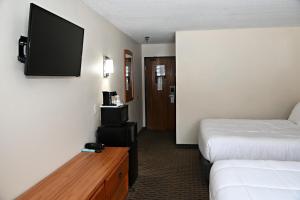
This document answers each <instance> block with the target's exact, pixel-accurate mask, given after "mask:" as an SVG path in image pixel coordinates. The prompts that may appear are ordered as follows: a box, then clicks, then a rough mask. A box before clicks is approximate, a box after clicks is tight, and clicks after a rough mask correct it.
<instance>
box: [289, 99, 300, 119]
mask: <svg viewBox="0 0 300 200" xmlns="http://www.w3.org/2000/svg"><path fill="white" fill-rule="evenodd" d="M289 120H290V121H292V122H295V123H296V124H300V102H299V103H297V105H295V107H294V109H293V110H292V112H291V114H290V116H289Z"/></svg>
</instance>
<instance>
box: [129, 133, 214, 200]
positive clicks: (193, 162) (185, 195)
mask: <svg viewBox="0 0 300 200" xmlns="http://www.w3.org/2000/svg"><path fill="white" fill-rule="evenodd" d="M138 143H139V177H138V179H137V181H136V182H135V184H134V185H133V187H132V188H130V189H129V195H128V200H208V199H209V198H208V196H209V195H208V184H207V182H206V181H205V178H204V177H205V176H204V172H203V171H204V170H202V168H201V165H200V158H199V151H198V149H188V148H178V147H176V145H175V134H174V133H165V132H153V131H143V132H142V133H140V135H139V137H138Z"/></svg>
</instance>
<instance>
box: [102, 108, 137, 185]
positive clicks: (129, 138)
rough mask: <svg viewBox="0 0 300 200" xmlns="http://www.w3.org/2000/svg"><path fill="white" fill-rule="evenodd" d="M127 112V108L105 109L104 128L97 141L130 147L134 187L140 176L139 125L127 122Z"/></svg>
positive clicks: (131, 180) (130, 169) (131, 179)
mask: <svg viewBox="0 0 300 200" xmlns="http://www.w3.org/2000/svg"><path fill="white" fill-rule="evenodd" d="M127 110H128V107H127V106H125V107H122V108H119V109H116V108H105V109H104V112H105V113H102V114H101V123H102V126H101V127H99V128H98V130H97V135H96V141H97V143H103V144H104V145H105V146H111V147H129V186H132V185H133V184H134V182H135V180H136V178H137V176H138V140H137V123H136V122H126V121H127V120H128V117H127V118H126V116H128V114H127ZM101 112H103V108H101ZM124 113H125V114H124ZM118 115H120V116H118ZM119 119H122V120H119ZM124 119H126V121H125V122H124ZM103 122H104V123H103Z"/></svg>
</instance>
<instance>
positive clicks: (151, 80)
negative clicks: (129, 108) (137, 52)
mask: <svg viewBox="0 0 300 200" xmlns="http://www.w3.org/2000/svg"><path fill="white" fill-rule="evenodd" d="M163 66H164V67H163ZM158 68H164V70H163V69H160V70H159V69H158ZM163 71H165V74H163V75H162V74H160V73H162V72H163ZM175 73H176V63H175V57H155V58H145V93H146V126H147V128H148V129H150V130H161V131H175V121H176V113H175V109H176V92H175V91H176V88H175V85H176V84H175V81H176V78H175ZM159 79H160V80H159Z"/></svg>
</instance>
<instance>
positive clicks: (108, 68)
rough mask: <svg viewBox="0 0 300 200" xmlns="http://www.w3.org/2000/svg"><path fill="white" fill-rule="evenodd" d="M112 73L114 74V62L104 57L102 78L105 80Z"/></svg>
mask: <svg viewBox="0 0 300 200" xmlns="http://www.w3.org/2000/svg"><path fill="white" fill-rule="evenodd" d="M112 73H114V61H113V60H112V59H111V58H109V57H107V56H104V58H103V77H104V78H107V77H109V75H110V74H112Z"/></svg>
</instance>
